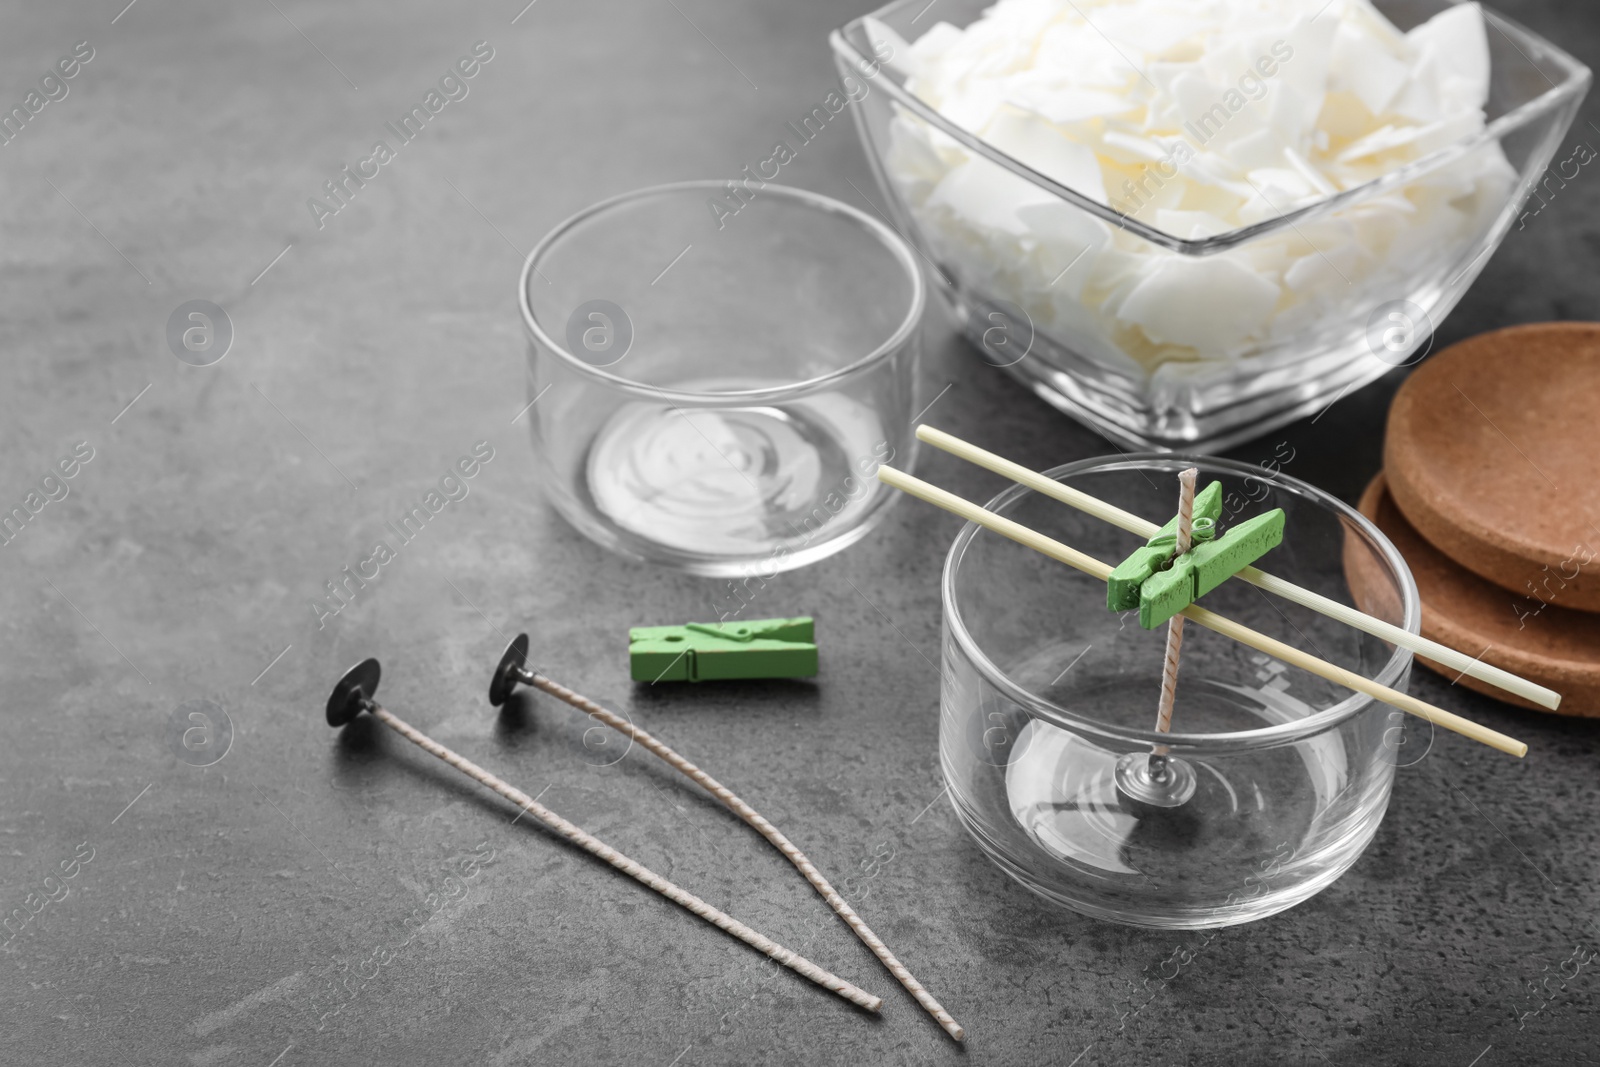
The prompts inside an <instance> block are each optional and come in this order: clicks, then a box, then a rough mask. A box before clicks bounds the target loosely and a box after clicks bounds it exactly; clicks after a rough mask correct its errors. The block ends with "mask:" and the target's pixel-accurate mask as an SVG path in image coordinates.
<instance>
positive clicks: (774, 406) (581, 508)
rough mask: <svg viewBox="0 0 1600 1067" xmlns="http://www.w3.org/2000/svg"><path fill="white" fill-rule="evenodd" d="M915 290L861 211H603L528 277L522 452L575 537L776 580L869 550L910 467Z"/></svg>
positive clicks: (624, 205)
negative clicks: (888, 470) (526, 448)
mask: <svg viewBox="0 0 1600 1067" xmlns="http://www.w3.org/2000/svg"><path fill="white" fill-rule="evenodd" d="M923 301H924V290H923V283H922V277H921V275H920V274H919V273H918V271H917V266H916V262H915V260H914V259H913V253H912V251H911V249H910V247H909V246H908V245H906V243H905V242H904V241H902V240H901V239H900V238H899V237H898V236H896V235H895V234H894V233H893V232H892V231H891V230H890V229H889V228H888V227H887V226H885V225H883V224H882V223H881V222H878V221H877V220H876V219H873V218H870V217H869V216H867V215H865V214H863V213H862V212H860V211H857V210H855V209H854V208H851V207H848V206H846V205H844V204H841V203H838V202H837V201H834V200H830V199H828V198H826V197H822V196H818V195H816V194H814V193H808V192H804V191H801V190H799V189H789V188H784V187H781V186H777V185H772V184H770V183H767V184H762V183H761V182H759V180H752V181H750V182H736V183H727V182H685V183H682V184H678V185H666V186H659V187H656V188H651V189H643V190H640V191H638V192H633V193H628V194H625V195H623V196H619V197H615V198H613V199H611V200H607V201H604V202H603V203H600V204H596V205H595V206H593V207H591V208H588V209H586V210H584V211H582V212H580V213H579V214H577V215H575V216H573V217H572V218H570V219H568V220H567V221H566V222H563V223H562V224H561V225H560V226H558V227H556V229H555V230H553V231H552V232H551V233H550V234H549V235H548V236H546V237H545V238H544V239H543V240H542V241H540V242H539V245H538V247H536V248H535V249H534V250H533V252H532V254H531V255H530V256H529V257H528V261H527V265H526V266H525V268H524V270H523V276H522V313H523V322H524V325H525V326H526V328H527V331H528V336H529V346H528V368H529V383H528V397H529V400H530V402H531V404H532V407H531V416H532V417H531V428H532V434H533V445H534V451H535V452H536V453H537V456H538V460H539V466H540V469H541V472H542V474H543V481H544V484H545V488H546V491H547V493H548V494H549V497H550V499H551V500H552V501H553V502H554V504H555V506H556V508H557V509H558V510H560V512H561V513H562V515H564V516H565V517H566V518H567V519H568V521H570V522H571V523H572V524H573V525H574V526H576V527H577V528H578V530H580V531H581V532H582V533H584V534H586V535H587V536H588V537H590V538H591V539H593V540H594V541H596V542H598V543H599V544H601V545H604V546H605V547H607V548H610V549H612V550H614V551H616V552H619V553H622V554H623V555H626V556H631V557H633V558H636V559H641V560H649V561H652V562H656V563H662V564H667V565H669V566H673V567H677V568H679V569H682V570H685V571H689V572H691V573H696V574H704V575H710V576H714V577H738V576H744V577H746V578H750V577H770V576H771V575H773V574H776V573H777V572H779V571H783V570H788V569H790V568H792V567H798V566H800V565H802V564H805V563H809V562H812V561H814V560H817V559H820V558H822V557H823V556H826V555H829V554H831V553H833V552H837V551H839V550H840V549H842V548H844V547H845V546H846V545H849V544H851V543H853V542H855V541H856V540H858V539H859V538H860V537H862V536H863V535H864V534H866V532H867V531H868V529H869V528H870V527H871V526H872V524H873V523H875V522H876V521H877V520H878V519H879V518H880V517H881V516H882V515H883V513H884V510H885V509H886V508H887V507H888V506H889V504H890V503H891V502H892V501H893V500H894V498H895V497H897V496H898V495H899V494H898V493H895V492H893V491H891V490H889V489H888V488H887V487H886V486H883V485H881V484H880V483H879V482H878V481H877V480H876V479H875V478H874V474H875V473H876V471H877V468H878V465H879V464H882V463H887V462H890V461H892V460H894V461H898V462H901V463H907V462H909V461H910V455H911V452H912V450H913V448H914V445H915V439H914V437H912V434H911V414H912V403H913V400H914V389H915V383H916V365H917V356H918V345H919V333H918V325H919V320H920V318H921V315H922V309H923Z"/></svg>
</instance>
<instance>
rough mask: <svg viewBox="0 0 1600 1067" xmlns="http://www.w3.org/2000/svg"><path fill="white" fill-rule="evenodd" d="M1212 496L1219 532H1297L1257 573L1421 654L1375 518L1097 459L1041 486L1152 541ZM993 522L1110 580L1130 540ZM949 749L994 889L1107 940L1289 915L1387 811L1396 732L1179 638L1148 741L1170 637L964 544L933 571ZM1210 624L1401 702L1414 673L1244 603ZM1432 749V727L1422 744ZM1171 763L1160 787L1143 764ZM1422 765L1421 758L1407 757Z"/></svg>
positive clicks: (998, 542)
mask: <svg viewBox="0 0 1600 1067" xmlns="http://www.w3.org/2000/svg"><path fill="white" fill-rule="evenodd" d="M1189 466H1195V467H1199V469H1200V483H1199V484H1200V485H1201V486H1202V487H1204V486H1205V485H1207V484H1209V483H1210V482H1211V481H1213V480H1220V481H1221V482H1222V483H1223V488H1224V494H1223V509H1222V520H1221V522H1220V523H1219V527H1220V528H1221V529H1222V530H1223V531H1224V532H1226V528H1227V526H1228V525H1229V524H1230V523H1231V522H1234V521H1238V520H1241V519H1244V518H1248V517H1250V516H1253V515H1256V514H1260V513H1261V512H1263V511H1266V510H1269V509H1271V508H1282V509H1283V510H1284V512H1285V514H1286V526H1285V532H1284V539H1283V543H1282V544H1281V545H1280V546H1279V547H1278V548H1276V549H1274V550H1273V551H1271V552H1270V553H1268V554H1267V555H1266V556H1265V557H1264V558H1263V559H1262V560H1261V566H1262V569H1263V570H1266V571H1268V572H1270V573H1272V574H1275V575H1278V576H1279V577H1282V578H1285V579H1287V580H1288V581H1291V582H1294V583H1295V584H1297V585H1300V586H1303V587H1305V588H1308V589H1311V590H1313V591H1315V592H1318V593H1321V594H1323V595H1324V596H1328V597H1331V598H1333V599H1336V600H1339V601H1341V602H1343V603H1350V598H1349V594H1348V591H1347V590H1346V588H1345V584H1344V580H1343V577H1342V575H1343V573H1344V571H1343V567H1344V565H1356V566H1361V567H1362V568H1363V570H1364V573H1366V574H1369V575H1371V576H1372V578H1373V581H1374V583H1375V584H1374V588H1375V590H1376V592H1375V595H1373V596H1372V597H1370V598H1365V599H1364V602H1363V607H1364V608H1365V609H1366V610H1367V611H1368V612H1369V613H1370V614H1377V615H1378V616H1379V617H1382V618H1384V619H1385V620H1386V621H1388V622H1391V623H1394V624H1395V625H1397V626H1401V627H1404V628H1405V629H1408V630H1410V631H1411V632H1413V633H1415V632H1417V629H1418V626H1419V625H1420V621H1421V610H1420V607H1419V602H1418V599H1417V590H1416V585H1415V583H1414V582H1413V581H1412V578H1411V573H1410V571H1408V570H1407V569H1406V565H1405V562H1404V560H1402V559H1401V558H1400V555H1399V553H1398V552H1396V551H1395V549H1394V546H1393V545H1391V544H1390V543H1389V541H1388V540H1387V539H1386V538H1385V537H1384V536H1383V535H1382V534H1381V533H1379V532H1378V530H1377V528H1376V527H1374V526H1373V525H1372V524H1371V523H1370V522H1368V521H1367V520H1366V519H1365V518H1363V517H1362V516H1361V515H1359V514H1358V513H1357V512H1355V511H1354V510H1352V509H1351V508H1349V507H1347V506H1345V505H1344V504H1342V503H1340V502H1339V501H1338V500H1336V499H1334V498H1333V497H1330V496H1328V495H1327V494H1325V493H1323V492H1321V491H1319V490H1317V489H1315V488H1314V487H1312V486H1310V485H1307V484H1305V483H1303V482H1300V481H1297V480H1295V479H1293V478H1289V477H1286V476H1284V475H1282V474H1275V473H1269V472H1267V471H1265V470H1263V469H1261V468H1259V467H1250V466H1245V465H1243V464H1237V463H1232V462H1229V461H1226V460H1217V459H1203V458H1198V457H1183V456H1168V455H1161V456H1158V455H1131V456H1120V457H1117V458H1115V459H1093V460H1086V461H1084V462H1081V463H1073V464H1068V465H1067V466H1063V467H1057V468H1056V469H1055V470H1053V471H1050V472H1049V475H1050V477H1053V478H1055V479H1057V480H1058V481H1060V482H1062V483H1064V484H1066V485H1070V486H1072V487H1074V488H1076V489H1081V490H1083V491H1084V492H1087V493H1089V494H1091V495H1093V496H1097V497H1100V498H1101V499H1102V500H1106V501H1109V502H1110V503H1112V504H1115V505H1117V506H1118V507H1122V508H1125V509H1127V510H1128V511H1131V512H1133V513H1134V514H1137V515H1142V516H1144V517H1145V518H1147V519H1151V520H1153V521H1157V522H1161V521H1165V520H1166V519H1168V518H1170V517H1171V515H1172V513H1173V512H1174V511H1175V510H1176V507H1177V496H1178V491H1177V490H1178V480H1177V478H1176V474H1177V472H1178V471H1179V470H1182V469H1183V468H1185V467H1189ZM988 507H989V509H990V510H992V511H995V512H997V513H998V514H1001V515H1004V516H1005V517H1007V518H1010V519H1014V520H1016V521H1018V522H1020V523H1022V524H1023V525H1025V526H1029V527H1032V528H1033V529H1035V530H1038V531H1040V532H1042V533H1044V534H1046V535H1047V536H1050V537H1053V538H1056V539H1057V540H1060V541H1062V542H1064V543H1066V544H1068V545H1071V546H1073V547H1074V548H1077V549H1080V550H1082V551H1085V552H1087V553H1089V554H1090V555H1092V556H1094V557H1096V558H1098V559H1101V560H1104V561H1106V562H1108V563H1111V564H1115V563H1117V562H1120V561H1121V560H1122V559H1124V558H1125V557H1126V556H1127V555H1128V554H1129V553H1130V552H1131V551H1132V550H1133V549H1134V548H1136V547H1138V546H1139V544H1140V543H1141V542H1140V541H1139V540H1138V539H1137V538H1135V537H1134V536H1133V535H1131V534H1129V533H1127V532H1125V531H1123V530H1120V529H1117V528H1115V527H1113V526H1110V525H1108V524H1106V523H1104V522H1102V521H1100V520H1099V519H1095V518H1092V517H1090V516H1087V515H1084V514H1082V513H1081V512H1078V511H1076V510H1074V509H1072V508H1070V507H1068V506H1067V505H1065V504H1062V503H1059V502H1056V501H1053V500H1050V499H1048V498H1046V497H1043V496H1041V495H1039V494H1037V493H1034V492H1031V491H1029V490H1026V489H1024V488H1022V487H1020V486H1016V487H1013V488H1011V489H1008V490H1006V491H1005V492H1003V493H1001V494H1000V495H999V496H997V497H995V498H994V500H992V501H990V502H989V504H988ZM943 600H944V640H943V668H942V673H943V682H942V689H941V701H940V704H941V712H940V726H939V750H940V759H941V764H942V766H943V770H944V776H945V781H946V783H947V784H948V785H949V787H950V796H951V798H952V800H953V802H954V805H955V809H956V811H957V813H958V814H959V815H960V817H961V820H962V822H963V823H965V824H966V827H967V829H968V830H969V831H970V832H971V834H972V836H973V838H974V839H975V840H976V841H977V843H978V845H979V846H980V847H981V848H982V849H983V851H984V852H985V853H987V854H988V855H989V857H990V858H991V859H993V860H994V862H995V863H996V864H998V865H999V867H1000V868H1001V869H1002V870H1004V871H1005V872H1006V873H1007V874H1009V875H1011V876H1012V877H1013V878H1015V879H1017V881H1019V882H1021V883H1022V884H1023V885H1025V886H1027V887H1028V888H1029V889H1031V890H1033V891H1034V892H1036V893H1038V894H1040V895H1041V896H1044V897H1046V898H1047V899H1049V900H1052V901H1055V902H1057V903H1060V904H1064V905H1066V906H1067V907H1069V908H1071V909H1073V910H1075V911H1078V912H1082V913H1083V914H1085V915H1090V916H1093V917H1095V918H1099V919H1106V920H1109V921H1112V922H1119V923H1127V924H1130V925H1136V926H1152V927H1165V928H1172V929H1202V928H1206V927H1216V926H1228V925H1232V924H1234V923H1242V922H1249V921H1251V920H1253V919H1259V918H1262V917H1264V916H1267V915H1271V914H1274V913H1276V912H1279V911H1282V910H1284V909H1285V908H1289V907H1292V906H1293V905H1295V904H1297V903H1299V902H1300V901H1302V900H1305V899H1307V898H1308V897H1310V896H1312V895H1313V894H1315V893H1317V892H1318V891H1320V890H1322V889H1323V888H1325V887H1326V886H1328V885H1329V884H1331V883H1332V882H1333V880H1334V879H1335V878H1337V877H1338V876H1339V875H1340V874H1341V873H1343V872H1344V871H1345V870H1346V869H1347V868H1348V867H1349V866H1350V865H1351V864H1352V863H1354V862H1355V861H1356V859H1357V857H1359V856H1360V855H1361V852H1362V850H1363V849H1364V848H1365V847H1366V845H1367V843H1368V842H1369V841H1370V840H1371V839H1372V835H1373V834H1374V833H1375V832H1376V830H1377V828H1378V824H1379V822H1380V821H1381V820H1382V818H1383V813H1384V810H1385V808H1386V807H1387V806H1388V802H1389V791H1390V787H1391V786H1392V784H1393V781H1394V772H1395V767H1396V766H1397V765H1402V764H1403V763H1405V762H1408V761H1407V760H1406V759H1403V758H1402V756H1401V753H1402V751H1403V750H1402V748H1401V742H1403V740H1405V736H1404V735H1405V728H1406V724H1405V723H1404V722H1403V721H1402V720H1403V719H1404V718H1405V717H1404V716H1403V715H1402V714H1401V713H1400V712H1397V711H1394V710H1393V709H1391V708H1389V707H1388V706H1387V705H1384V704H1380V703H1376V702H1374V701H1372V700H1371V699H1370V698H1368V697H1366V696H1363V695H1360V694H1356V693H1352V692H1350V691H1349V690H1346V689H1343V688H1341V687H1339V686H1337V685H1334V684H1333V683H1331V682H1327V681H1325V680H1323V679H1321V678H1319V677H1316V676H1314V675H1310V674H1307V673H1305V672H1303V671H1300V670H1298V669H1295V668H1291V667H1289V666H1287V665H1286V664H1284V663H1281V662H1279V661H1278V660H1276V659H1273V658H1271V657H1269V656H1266V655H1265V654H1262V653H1259V652H1257V651H1255V650H1254V649H1252V648H1249V647H1247V646H1245V645H1242V644H1239V643H1237V642H1235V641H1232V640H1231V639H1229V638H1225V637H1223V636H1221V635H1220V634H1216V633H1213V632H1211V631H1210V630H1206V629H1204V628H1202V627H1200V626H1198V625H1196V624H1195V623H1188V624H1187V626H1186V627H1185V630H1184V639H1183V648H1182V656H1181V666H1180V670H1179V674H1178V684H1177V691H1176V693H1177V700H1176V705H1175V708H1174V711H1173V716H1172V732H1171V733H1169V734H1157V733H1156V732H1155V730H1154V726H1155V722H1156V708H1157V700H1158V696H1159V693H1160V689H1161V673H1162V663H1163V660H1164V657H1165V650H1166V627H1165V626H1161V627H1160V628H1158V629H1155V630H1148V631H1147V630H1142V629H1140V627H1139V620H1138V612H1137V611H1134V612H1129V613H1126V614H1124V615H1118V614H1116V613H1114V612H1111V611H1109V610H1107V608H1106V587H1105V583H1104V582H1100V581H1097V580H1095V579H1093V578H1090V577H1089V576H1087V575H1084V574H1081V573H1079V572H1078V571H1075V570H1072V569H1070V568H1068V567H1066V566H1064V565H1063V564H1060V563H1057V562H1055V561H1053V560H1050V559H1047V558H1046V557H1044V556H1042V555H1039V554H1038V553H1036V552H1033V551H1031V550H1030V549H1027V548H1024V547H1022V546H1021V545H1018V544H1015V543H1013V542H1011V541H1008V540H1006V539H1004V538H1002V537H1000V536H999V535H997V534H993V533H990V532H988V531H986V530H982V529H980V528H979V527H977V526H973V525H970V524H969V525H968V526H967V527H965V528H964V529H963V530H962V531H961V534H960V535H959V536H958V537H957V538H956V541H955V544H954V545H953V546H952V547H951V549H950V554H949V557H948V559H947V560H946V562H945V569H944V580H943ZM1204 605H1205V607H1207V608H1209V609H1211V610H1213V611H1216V612H1218V613H1220V614H1222V615H1224V616H1227V617H1228V618H1231V619H1234V620H1236V621H1238V622H1241V623H1244V624H1245V625H1247V626H1250V627H1251V628H1253V629H1255V630H1257V631H1259V632H1262V633H1265V634H1266V635H1268V636H1270V637H1274V638H1277V639H1278V640H1280V641H1284V642H1287V643H1289V644H1292V645H1295V646H1296V647H1298V648H1301V649H1305V650H1307V651H1309V652H1311V653H1313V654H1314V655H1316V656H1319V657H1321V658H1322V659H1325V660H1329V661H1331V662H1333V663H1335V664H1338V665H1339V666H1342V667H1347V668H1349V669H1351V670H1354V671H1358V672H1360V673H1362V674H1364V675H1366V676H1367V677H1369V678H1375V679H1377V680H1378V681H1380V682H1381V683H1383V684H1384V685H1388V686H1391V687H1393V688H1397V689H1401V690H1403V689H1404V688H1405V686H1406V682H1407V679H1408V677H1409V676H1410V671H1411V653H1409V652H1407V651H1405V650H1403V649H1393V648H1391V647H1389V646H1388V645H1385V644H1384V643H1383V642H1381V641H1379V640H1378V639H1377V638H1375V637H1371V636H1369V635H1367V634H1364V633H1361V632H1360V631H1358V630H1354V629H1352V628H1350V627H1348V626H1345V625H1343V624H1341V623H1337V622H1334V621H1333V620H1331V619H1328V618H1326V617H1325V616H1322V615H1319V614H1316V613H1314V612H1311V611H1308V610H1306V609H1304V608H1300V607H1298V606H1296V605H1294V604H1291V603H1289V602H1288V601H1285V600H1281V599H1279V598H1277V597H1273V596H1271V595H1269V594H1267V593H1265V592H1263V591H1261V590H1258V589H1256V588H1255V587H1253V586H1249V585H1246V584H1244V583H1243V582H1239V581H1229V582H1225V583H1224V584H1223V585H1222V586H1221V587H1220V588H1218V589H1216V590H1214V591H1213V592H1211V593H1209V594H1207V595H1206V597H1205V600H1204ZM1422 725H1423V727H1424V729H1425V728H1426V724H1422ZM1158 745H1164V746H1165V747H1166V749H1167V750H1168V753H1167V756H1166V761H1167V764H1166V766H1162V764H1161V762H1160V760H1159V759H1158V760H1157V761H1156V762H1155V763H1152V758H1151V757H1152V755H1153V754H1154V753H1155V752H1156V750H1157V746H1158ZM1413 751H1414V749H1413Z"/></svg>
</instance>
